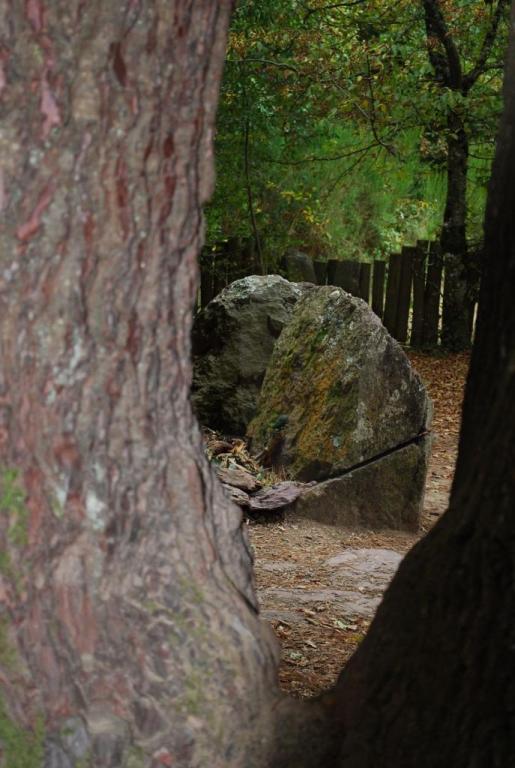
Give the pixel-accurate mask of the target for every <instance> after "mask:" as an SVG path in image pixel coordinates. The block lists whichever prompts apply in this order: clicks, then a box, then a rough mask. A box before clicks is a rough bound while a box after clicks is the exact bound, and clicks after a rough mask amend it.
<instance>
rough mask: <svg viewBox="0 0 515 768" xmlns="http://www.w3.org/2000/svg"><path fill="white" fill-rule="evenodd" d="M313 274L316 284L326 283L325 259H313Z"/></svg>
mask: <svg viewBox="0 0 515 768" xmlns="http://www.w3.org/2000/svg"><path fill="white" fill-rule="evenodd" d="M313 267H314V268H315V275H316V279H317V285H326V283H327V261H318V260H317V261H314V262H313Z"/></svg>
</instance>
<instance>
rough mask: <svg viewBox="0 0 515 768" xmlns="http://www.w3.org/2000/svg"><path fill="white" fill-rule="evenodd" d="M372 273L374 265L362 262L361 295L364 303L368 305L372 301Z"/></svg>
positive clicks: (360, 272) (360, 273)
mask: <svg viewBox="0 0 515 768" xmlns="http://www.w3.org/2000/svg"><path fill="white" fill-rule="evenodd" d="M371 273H372V265H371V264H369V263H368V262H364V261H362V262H361V264H360V270H359V295H360V298H362V299H363V301H366V302H367V304H368V303H369V300H370V275H371Z"/></svg>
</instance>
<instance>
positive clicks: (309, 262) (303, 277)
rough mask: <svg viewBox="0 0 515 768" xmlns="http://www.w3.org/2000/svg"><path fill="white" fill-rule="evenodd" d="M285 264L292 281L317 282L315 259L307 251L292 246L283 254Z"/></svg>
mask: <svg viewBox="0 0 515 768" xmlns="http://www.w3.org/2000/svg"><path fill="white" fill-rule="evenodd" d="M283 266H284V270H285V272H286V275H287V277H288V280H291V282H292V283H315V284H316V283H317V282H318V281H317V277H316V272H315V267H314V264H313V259H312V258H311V256H308V255H307V253H302V251H297V250H295V249H294V248H290V249H289V250H288V251H286V253H285V254H284V256H283Z"/></svg>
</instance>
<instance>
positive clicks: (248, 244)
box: [200, 239, 444, 347]
mask: <svg viewBox="0 0 515 768" xmlns="http://www.w3.org/2000/svg"><path fill="white" fill-rule="evenodd" d="M282 268H283V271H284V273H285V274H286V277H287V278H288V279H290V280H292V281H295V282H297V281H301V280H307V281H309V282H316V283H317V284H318V285H335V286H338V287H340V288H343V289H344V290H345V291H347V292H348V293H351V294H352V295H353V296H357V297H359V298H361V299H363V300H364V301H366V302H367V303H368V304H370V306H371V307H372V309H373V311H374V312H375V313H376V315H378V317H380V318H381V320H382V321H383V323H384V325H385V326H386V328H387V329H388V331H389V332H390V334H391V335H392V336H393V337H394V338H395V339H397V340H398V341H399V342H401V343H402V344H410V345H411V346H413V347H434V346H436V345H437V344H438V340H439V333H440V320H441V304H442V292H443V280H444V264H443V259H442V254H441V250H440V245H439V243H438V242H432V241H428V240H419V241H417V243H416V245H406V246H403V247H402V249H401V251H400V253H392V254H390V255H389V256H388V258H386V259H376V260H374V261H373V262H358V261H351V260H337V259H329V260H327V261H319V260H317V259H314V260H313V259H311V257H310V256H307V255H306V254H303V253H299V252H298V251H297V252H295V251H291V252H289V253H287V254H286V256H285V257H284V259H283V263H282ZM257 273H259V267H258V264H257V263H256V257H255V254H254V249H253V246H252V241H242V240H236V239H233V240H232V241H231V240H229V241H228V242H226V243H223V244H220V247H219V248H218V249H210V250H209V251H207V250H206V251H204V252H203V254H202V256H201V293H200V304H201V306H205V305H206V304H207V303H208V302H209V301H210V300H211V299H212V298H213V296H215V295H216V294H217V293H218V292H219V291H220V290H222V288H224V287H225V286H226V285H228V284H229V283H231V282H233V280H237V279H238V278H240V277H245V276H246V275H251V274H257Z"/></svg>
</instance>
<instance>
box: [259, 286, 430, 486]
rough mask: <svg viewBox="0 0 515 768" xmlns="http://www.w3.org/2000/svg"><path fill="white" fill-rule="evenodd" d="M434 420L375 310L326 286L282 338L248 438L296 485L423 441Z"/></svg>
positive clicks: (303, 305) (302, 306)
mask: <svg viewBox="0 0 515 768" xmlns="http://www.w3.org/2000/svg"><path fill="white" fill-rule="evenodd" d="M428 411H429V400H428V397H427V395H426V392H425V389H424V386H423V385H422V382H421V381H420V379H419V377H418V375H417V374H416V373H415V371H414V370H413V368H412V367H411V365H410V362H409V360H408V358H407V357H406V355H405V354H404V352H403V350H402V348H401V347H400V345H399V344H398V343H397V342H396V341H394V340H393V339H392V338H391V336H390V335H389V334H388V332H387V331H386V329H385V328H384V326H383V325H382V324H381V321H380V320H379V319H378V318H377V316H376V315H375V314H374V313H373V312H372V310H371V309H370V308H369V307H368V306H367V304H365V302H363V301H362V300H361V299H357V298H354V297H352V296H350V295H349V294H347V293H345V291H343V290H342V289H340V288H334V287H330V286H323V287H318V288H314V289H313V290H312V291H310V292H309V293H307V294H306V295H305V296H304V297H303V298H302V299H301V300H300V301H299V302H298V303H297V304H296V306H295V309H294V311H293V314H292V316H291V319H290V322H289V323H288V325H287V326H286V327H285V329H284V331H283V333H282V334H281V336H280V338H279V339H278V341H277V344H276V345H275V348H274V352H273V355H272V357H271V359H270V362H269V365H268V369H267V373H266V377H265V380H264V382H263V387H262V390H261V395H260V400H259V407H258V412H257V414H256V416H255V418H254V419H253V421H252V423H251V424H250V425H249V429H248V434H249V435H250V436H251V437H252V440H253V447H257V448H260V449H262V455H263V456H265V457H266V458H267V459H268V460H269V463H271V464H272V465H274V466H285V467H287V468H288V469H289V471H290V473H291V475H292V477H293V478H295V479H297V480H302V481H309V480H326V479H328V478H333V477H337V476H339V475H342V474H343V473H346V472H349V470H351V469H353V468H357V467H359V466H360V465H362V464H364V463H365V462H370V461H371V460H375V459H379V458H380V457H382V456H384V455H385V454H386V453H387V452H390V451H393V450H395V449H397V448H401V447H402V446H405V445H406V444H409V443H410V442H412V441H414V440H415V439H416V438H417V437H418V436H419V435H420V434H421V433H423V432H424V431H425V430H426V428H427V425H428ZM410 461H411V457H410ZM420 461H421V462H422V461H423V462H424V463H425V458H424V450H423V449H422V448H421V449H420Z"/></svg>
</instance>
